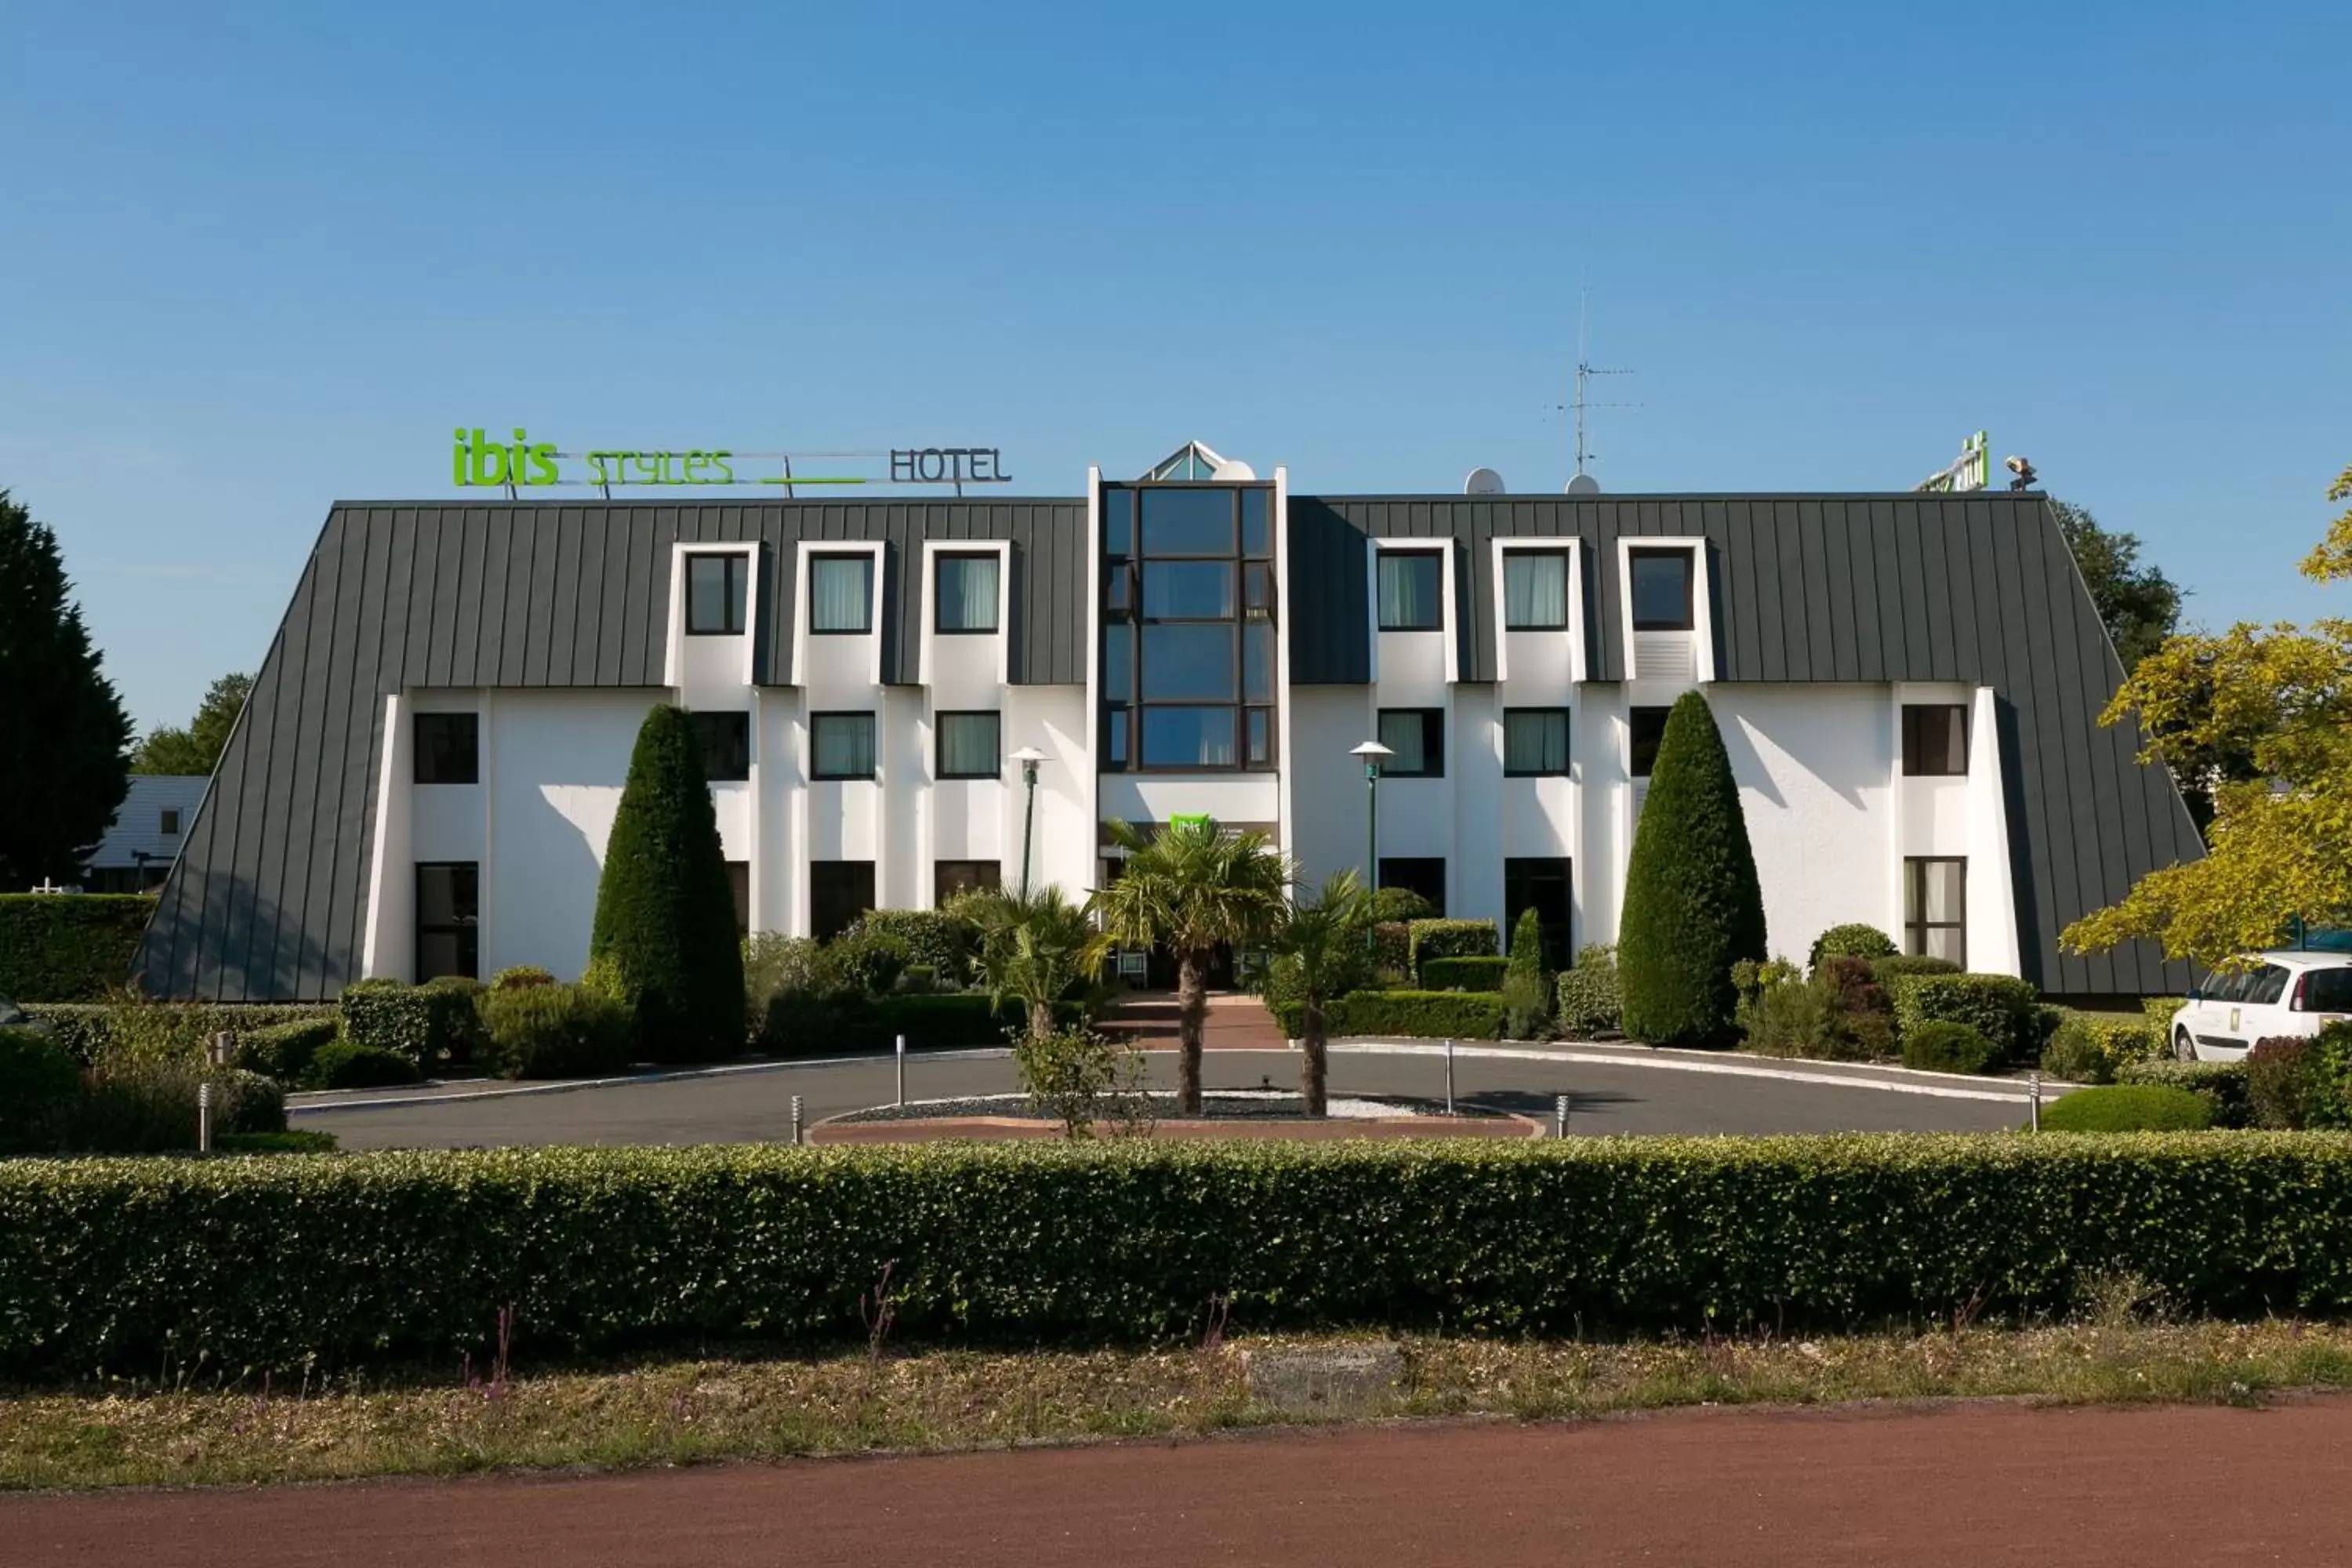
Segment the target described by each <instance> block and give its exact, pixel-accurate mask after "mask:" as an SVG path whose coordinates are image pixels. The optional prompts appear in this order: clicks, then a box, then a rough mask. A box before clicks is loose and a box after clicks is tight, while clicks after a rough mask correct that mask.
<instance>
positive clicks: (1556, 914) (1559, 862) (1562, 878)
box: [1503, 856, 1575, 969]
mask: <svg viewBox="0 0 2352 1568" xmlns="http://www.w3.org/2000/svg"><path fill="white" fill-rule="evenodd" d="M1574 888H1575V878H1574V877H1573V875H1572V874H1571V868H1570V863H1569V861H1568V859H1567V858H1566V857H1565V856H1559V857H1528V858H1510V859H1507V860H1505V861H1504V862H1503V937H1504V945H1506V946H1508V945H1509V941H1510V934H1511V932H1513V931H1517V930H1518V929H1519V916H1520V914H1521V913H1523V912H1524V911H1526V910H1535V912H1536V923H1537V925H1538V928H1539V929H1540V930H1541V931H1542V932H1543V963H1544V967H1545V968H1546V969H1565V968H1566V967H1568V951H1569V950H1568V935H1569V910H1570V904H1571V902H1572V897H1573V892H1574Z"/></svg>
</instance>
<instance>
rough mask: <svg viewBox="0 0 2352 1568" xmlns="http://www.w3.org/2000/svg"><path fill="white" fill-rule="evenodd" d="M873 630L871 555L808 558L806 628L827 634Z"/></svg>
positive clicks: (872, 564)
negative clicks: (807, 621) (807, 616)
mask: <svg viewBox="0 0 2352 1568" xmlns="http://www.w3.org/2000/svg"><path fill="white" fill-rule="evenodd" d="M873 629H874V557H872V556H871V555H812V556H810V557H809V630H810V631H812V632H817V633H821V634H825V635H829V636H842V635H852V634H855V633H858V632H870V631H872V630H873Z"/></svg>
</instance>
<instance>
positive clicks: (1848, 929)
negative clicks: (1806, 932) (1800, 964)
mask: <svg viewBox="0 0 2352 1568" xmlns="http://www.w3.org/2000/svg"><path fill="white" fill-rule="evenodd" d="M1895 952H1896V949H1895V939H1894V938H1892V937H1890V936H1888V935H1887V934H1886V933H1885V931H1880V930H1879V929H1878V928H1877V927H1876V926H1871V925H1860V924H1855V925H1842V926H1832V927H1830V929H1829V930H1827V931H1823V932H1822V934H1821V935H1819V936H1817V937H1815V938H1813V950H1812V952H1809V953H1807V954H1806V955H1805V967H1806V968H1807V969H1819V968H1820V967H1821V966H1822V959H1824V958H1869V959H1879V958H1893V957H1894V956H1895Z"/></svg>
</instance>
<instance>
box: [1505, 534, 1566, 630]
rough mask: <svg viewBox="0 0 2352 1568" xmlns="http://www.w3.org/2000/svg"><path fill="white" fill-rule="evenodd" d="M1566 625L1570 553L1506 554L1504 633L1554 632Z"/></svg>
mask: <svg viewBox="0 0 2352 1568" xmlns="http://www.w3.org/2000/svg"><path fill="white" fill-rule="evenodd" d="M1567 626H1568V552H1566V551H1565V550H1510V551H1506V552H1504V554H1503V628H1504V630H1506V631H1514V632H1553V631H1563V630H1565V629H1567Z"/></svg>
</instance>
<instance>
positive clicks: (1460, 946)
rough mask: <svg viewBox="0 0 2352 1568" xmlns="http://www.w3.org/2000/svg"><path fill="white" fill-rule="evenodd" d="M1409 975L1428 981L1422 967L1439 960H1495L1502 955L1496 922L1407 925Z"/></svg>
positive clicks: (1415, 922)
mask: <svg viewBox="0 0 2352 1568" xmlns="http://www.w3.org/2000/svg"><path fill="white" fill-rule="evenodd" d="M1405 940H1406V944H1407V948H1408V952H1407V953H1406V959H1405V969H1406V973H1410V974H1412V975H1415V976H1418V977H1420V978H1421V981H1422V984H1424V985H1426V984H1428V983H1429V982H1428V978H1427V976H1426V975H1425V974H1423V965H1424V964H1426V963H1429V962H1430V961H1431V960H1432V959H1437V958H1493V957H1495V956H1496V955H1497V954H1499V953H1500V952H1502V943H1501V938H1500V937H1498V936H1497V935H1496V931H1495V922H1494V921H1439V920H1429V921H1410V922H1408V923H1407V925H1406V926H1405Z"/></svg>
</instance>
